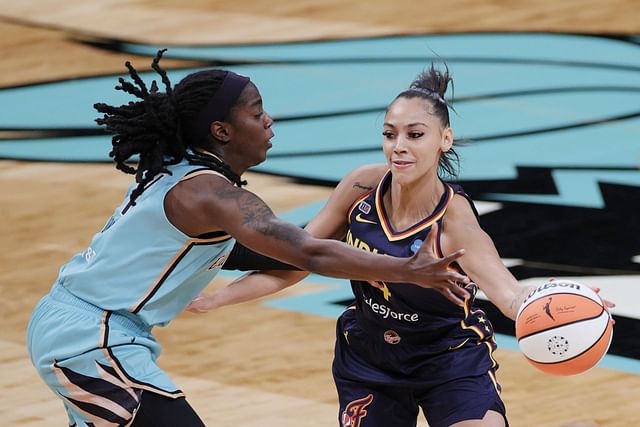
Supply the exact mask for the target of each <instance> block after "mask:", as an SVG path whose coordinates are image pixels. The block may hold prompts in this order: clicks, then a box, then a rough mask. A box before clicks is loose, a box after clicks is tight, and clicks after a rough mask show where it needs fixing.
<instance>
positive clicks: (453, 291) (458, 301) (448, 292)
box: [438, 284, 469, 307]
mask: <svg viewBox="0 0 640 427" xmlns="http://www.w3.org/2000/svg"><path fill="white" fill-rule="evenodd" d="M438 292H440V293H441V294H442V295H443V296H444V297H445V298H446V299H448V300H449V301H451V302H452V303H454V304H455V305H457V306H459V307H464V301H465V299H467V298H468V297H469V294H468V293H467V291H466V290H465V289H463V288H462V287H460V286H458V285H454V284H451V286H450V287H447V288H440V289H438Z"/></svg>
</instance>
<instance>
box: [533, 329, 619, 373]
mask: <svg viewBox="0 0 640 427" xmlns="http://www.w3.org/2000/svg"><path fill="white" fill-rule="evenodd" d="M607 329H609V323H607V327H606V328H604V330H603V331H602V333H601V334H600V336H599V337H598V339H597V340H595V341H594V342H593V344H591V345H590V346H589V347H588V348H586V349H584V351H582V352H581V353H579V354H576V355H575V356H572V357H570V358H568V359H564V360H559V361H557V362H538V361H537V360H534V359H531V358H529V357H527V355H526V354H524V353H523V355H524V357H525V358H526V359H528V360H530V361H532V362H533V363H537V364H540V365H556V364H558V363H564V362H568V361H570V360H573V359H575V358H576V357H580V356H582V355H583V354H585V353H586V352H588V351H589V350H591V349H592V348H593V346H595V345H596V344H598V343H599V342H600V340H601V339H602V337H603V336H604V334H605V333H606V332H607ZM611 334H612V336H613V331H611ZM604 354H607V352H605V353H604ZM604 354H603V356H604Z"/></svg>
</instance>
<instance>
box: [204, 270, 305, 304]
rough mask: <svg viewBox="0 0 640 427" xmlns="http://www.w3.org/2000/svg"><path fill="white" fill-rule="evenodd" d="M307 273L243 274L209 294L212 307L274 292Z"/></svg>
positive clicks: (268, 272)
mask: <svg viewBox="0 0 640 427" xmlns="http://www.w3.org/2000/svg"><path fill="white" fill-rule="evenodd" d="M308 274H309V273H307V272H305V271H265V272H254V273H249V274H245V275H244V276H242V277H239V278H238V279H236V280H234V281H233V282H231V283H229V284H228V285H227V286H225V287H224V288H222V289H220V290H219V291H217V292H215V293H213V294H212V295H211V298H212V308H220V307H223V306H225V305H231V304H239V303H242V302H246V301H251V300H254V299H256V298H261V297H264V296H267V295H271V294H274V293H276V292H278V291H281V290H282V289H284V288H286V287H288V286H291V285H293V284H295V283H298V282H299V281H301V280H302V279H304V278H305V277H306V276H307V275H308Z"/></svg>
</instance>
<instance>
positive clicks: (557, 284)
mask: <svg viewBox="0 0 640 427" xmlns="http://www.w3.org/2000/svg"><path fill="white" fill-rule="evenodd" d="M553 288H569V289H575V290H577V291H579V290H580V284H578V283H573V282H569V281H563V282H549V283H545V284H544V285H542V286H538V287H537V288H536V289H534V290H533V291H531V293H530V294H529V295H527V297H526V298H525V300H524V302H525V303H526V302H527V300H529V299H530V298H531V297H532V296H534V295H536V294H538V293H540V292H544V291H546V290H548V289H553Z"/></svg>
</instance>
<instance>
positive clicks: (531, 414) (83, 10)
mask: <svg viewBox="0 0 640 427" xmlns="http://www.w3.org/2000/svg"><path fill="white" fill-rule="evenodd" d="M185 3H186V4H185ZM639 12H640V6H638V3H637V2H636V1H635V0H610V1H607V2H600V1H595V0H585V1H579V0H570V1H564V2H551V1H548V0H545V1H539V2H518V1H509V2H505V1H501V0H491V1H479V2H476V1H472V0H454V1H450V2H431V1H429V2H414V1H412V0H398V1H394V2H388V1H364V0H353V1H349V2H344V1H337V0H326V1H310V0H302V1H292V0H288V1H287V0H269V1H267V0H247V1H243V2H237V1H228V0H218V1H205V0H195V1H191V2H179V1H178V0H140V1H121V0H120V1H116V0H99V1H94V2H81V1H79V0H63V1H52V0H34V1H22V2H12V3H11V2H8V1H3V2H2V3H1V6H0V35H1V36H0V54H1V58H2V60H1V61H0V86H1V87H8V86H14V85H22V84H28V83H34V82H41V81H52V80H60V79H69V78H75V77H82V76H90V75H95V74H105V73H112V72H121V71H122V69H123V67H122V64H123V62H124V60H126V59H133V60H134V61H135V62H136V64H143V63H148V61H147V60H142V59H138V60H137V61H136V58H132V57H130V56H123V55H121V54H116V53H108V52H105V51H100V50H96V49H92V48H91V47H89V46H87V45H84V44H81V43H79V40H85V39H90V38H91V37H94V36H100V37H111V38H118V39H127V40H133V41H143V42H150V43H156V44H164V43H174V44H180V43H187V44H188V43H213V42H217V43H241V42H269V41H296V40H311V39H318V38H337V37H353V36H372V35H389V34H407V33H426V32H473V31H552V32H592V33H613V34H640V20H639V19H638V17H639V16H640V13H639ZM173 64H176V63H172V62H171V61H166V62H165V65H166V66H167V67H169V66H171V65H173ZM180 64H181V65H185V62H181V63H180ZM0 114H2V112H1V110H0ZM129 179H130V178H129V177H128V176H125V175H124V174H122V173H119V172H117V171H116V170H115V168H113V166H111V165H105V164H62V163H37V162H18V161H6V160H5V161H0V194H1V199H0V200H1V202H0V236H1V240H0V241H1V243H2V251H1V252H0V292H1V295H2V299H1V300H0V315H1V316H2V318H3V321H2V322H1V323H0V369H1V375H0V420H2V421H1V422H0V424H2V425H20V426H62V425H66V424H65V423H66V416H65V414H64V411H63V409H62V406H61V405H60V403H59V401H58V400H57V398H55V397H54V396H53V395H52V394H51V392H50V391H49V390H48V389H47V388H46V387H45V386H44V385H43V384H42V383H41V382H40V380H39V378H38V377H37V375H36V374H35V371H34V370H33V369H32V367H31V365H30V363H29V360H28V356H27V354H26V350H25V345H24V334H25V328H26V322H27V320H28V317H29V315H30V311H31V309H32V307H33V306H34V305H35V304H36V302H37V301H38V299H39V298H40V297H41V296H42V295H43V294H44V293H46V292H47V290H48V289H49V287H50V286H51V283H52V281H53V279H54V278H55V276H56V273H57V269H58V268H59V267H60V265H61V264H63V263H64V262H66V261H67V260H68V259H69V257H70V256H71V255H73V254H74V253H76V252H78V251H80V250H82V249H83V248H84V247H85V246H86V244H87V242H88V241H89V239H90V238H91V235H92V234H93V233H94V232H95V231H96V230H97V229H98V228H99V227H101V226H102V225H103V223H104V221H105V219H106V218H107V217H108V216H109V215H110V214H111V212H112V210H113V208H114V206H115V205H116V204H117V203H119V202H120V200H121V197H122V194H123V192H124V189H125V188H126V186H127V184H128V183H129ZM248 179H249V182H250V186H249V189H251V190H253V191H255V192H256V193H258V194H259V195H261V196H262V197H263V198H264V199H265V200H266V201H267V202H268V203H270V204H271V206H273V207H274V209H275V210H276V211H278V212H281V211H285V210H288V209H291V208H294V207H296V206H300V205H303V204H305V203H308V202H311V201H315V200H320V199H323V198H325V197H327V196H328V194H329V192H330V190H328V189H327V188H324V187H314V186H308V185H300V184H295V183H293V182H292V181H290V180H287V179H285V178H277V177H271V176H265V175H258V174H249V176H248ZM224 284H225V281H224V280H216V281H215V282H214V283H213V284H212V287H219V286H223V285H224ZM316 286H317V287H318V288H322V287H323V286H328V285H323V284H317V285H313V284H312V286H305V287H298V288H296V287H293V288H291V289H289V290H287V291H286V293H287V294H298V293H302V292H311V291H313V290H314V289H313V288H314V287H316ZM157 336H158V337H159V340H160V341H161V342H162V344H163V346H164V353H163V355H162V357H161V358H160V365H161V366H163V367H164V368H165V369H166V370H167V371H168V372H169V373H170V374H172V376H173V378H174V380H175V381H176V383H177V384H178V385H179V386H180V387H181V388H182V389H183V390H184V391H185V392H186V394H187V396H188V399H189V400H190V402H191V403H192V405H193V406H194V407H195V408H196V410H197V411H198V412H199V413H200V414H201V416H202V417H203V418H204V420H205V422H206V423H207V425H211V426H237V425H242V426H267V427H269V426H292V427H293V426H331V425H336V424H337V422H336V421H337V413H336V396H335V390H334V386H333V383H332V379H331V372H330V365H331V359H332V349H333V337H334V322H333V321H332V320H331V319H325V318H320V317H314V316H309V315H303V314H298V313H291V312H287V311H281V310H276V309H272V308H267V307H265V306H263V305H261V304H260V302H250V303H246V304H242V305H238V306H233V307H226V308H224V309H221V310H219V311H217V312H214V313H210V314H208V315H206V316H197V315H193V314H189V313H186V314H184V315H182V316H181V317H180V318H178V319H177V320H176V321H175V322H173V323H172V324H171V325H170V326H169V327H168V328H166V329H160V330H157ZM497 359H498V361H499V362H500V364H501V369H500V371H499V380H500V382H501V383H502V385H503V389H504V393H503V399H504V400H505V402H506V404H507V408H508V413H509V416H510V421H511V425H512V426H513V427H530V426H541V427H566V426H569V425H573V424H574V423H577V422H583V423H588V425H596V426H612V427H632V426H637V425H640V414H638V401H640V377H638V376H636V375H632V374H628V373H623V372H617V371H613V370H607V369H595V370H592V371H590V372H588V373H587V374H584V375H581V376H577V377H571V378H557V377H550V376H548V375H544V374H540V373H538V372H537V371H535V370H534V369H533V368H532V367H530V366H529V365H528V364H527V363H526V362H525V361H524V359H523V358H522V356H520V355H519V354H517V353H514V352H510V351H506V350H499V351H498V354H497ZM421 423H422V424H420V425H424V421H421Z"/></svg>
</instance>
